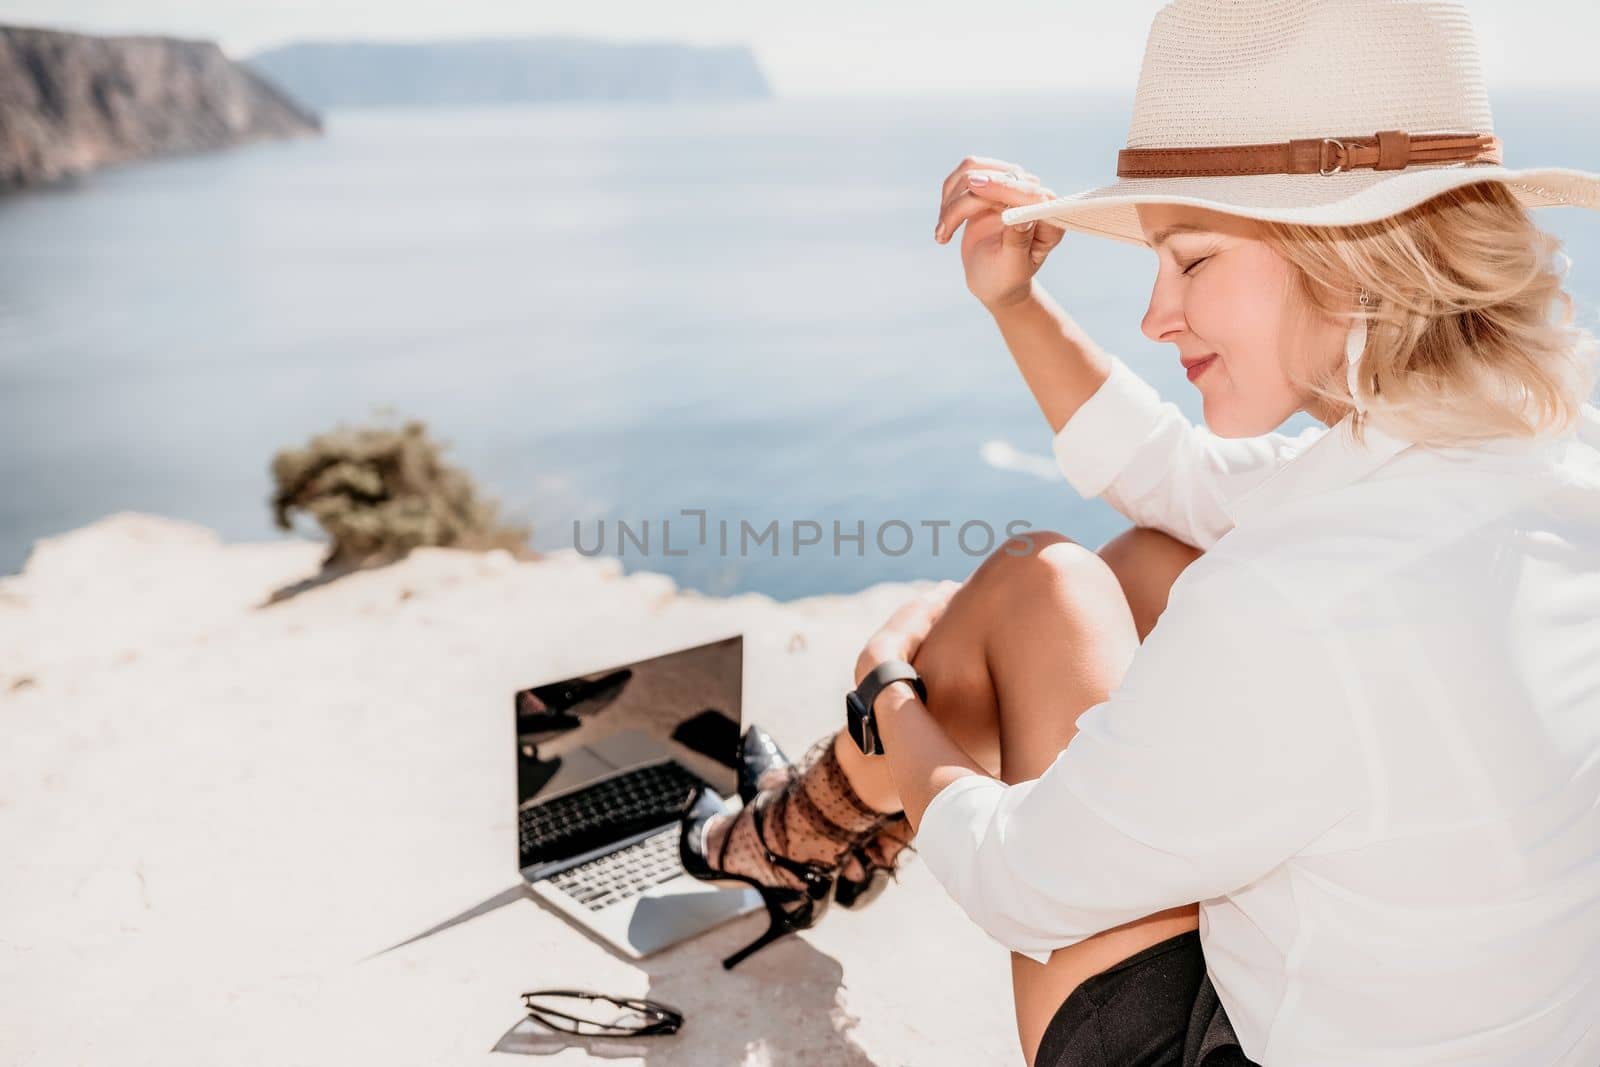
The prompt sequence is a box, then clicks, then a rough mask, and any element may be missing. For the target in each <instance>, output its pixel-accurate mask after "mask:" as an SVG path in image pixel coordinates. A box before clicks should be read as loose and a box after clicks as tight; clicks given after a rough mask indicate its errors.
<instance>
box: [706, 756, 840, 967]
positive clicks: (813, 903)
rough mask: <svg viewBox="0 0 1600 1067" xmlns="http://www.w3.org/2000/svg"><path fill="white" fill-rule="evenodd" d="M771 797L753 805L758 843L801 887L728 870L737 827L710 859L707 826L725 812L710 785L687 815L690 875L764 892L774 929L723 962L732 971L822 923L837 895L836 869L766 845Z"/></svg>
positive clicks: (771, 925)
mask: <svg viewBox="0 0 1600 1067" xmlns="http://www.w3.org/2000/svg"><path fill="white" fill-rule="evenodd" d="M767 796H771V794H766V795H763V796H758V798H757V800H756V801H755V802H754V803H753V804H751V805H750V817H751V819H752V821H753V822H754V824H755V832H756V840H757V842H759V843H760V845H761V847H762V849H763V850H764V851H765V852H766V856H767V862H768V863H769V864H771V865H772V866H774V867H781V868H782V869H784V870H786V871H788V872H789V873H791V874H793V875H794V876H795V877H797V878H799V879H800V881H801V887H793V886H787V885H780V886H772V885H766V884H764V883H762V882H759V881H757V880H756V879H754V878H751V877H749V876H748V875H743V874H738V873H736V872H733V871H729V870H727V869H725V868H724V867H723V863H724V861H725V860H726V858H727V853H728V843H729V842H730V841H731V840H732V839H733V828H732V827H729V829H728V833H727V835H726V836H725V837H724V838H723V839H722V847H721V848H720V849H719V850H718V855H717V860H716V863H715V864H713V863H712V862H711V860H710V858H709V857H707V855H706V828H707V824H709V823H710V821H711V818H712V816H714V815H718V814H721V812H722V810H723V808H722V804H721V802H720V799H719V798H718V797H717V796H716V794H714V793H712V792H711V791H710V790H709V789H708V788H707V787H706V786H704V785H701V786H698V787H697V788H696V789H695V792H694V793H693V794H691V796H690V800H689V805H688V810H687V811H686V812H685V813H684V816H683V821H682V823H681V824H680V829H679V833H678V857H679V859H680V860H681V861H682V863H683V869H684V870H685V871H687V872H688V873H689V874H690V875H691V876H692V877H695V878H698V879H700V880H701V881H703V882H710V883H713V884H716V883H723V884H730V883H731V884H742V885H749V886H753V887H755V890H756V892H758V893H760V894H761V902H762V904H764V905H765V906H766V909H767V916H768V918H769V919H770V925H768V927H767V931H766V933H764V934H762V935H761V936H760V937H758V938H756V940H755V941H753V942H751V943H750V944H748V945H746V946H745V947H744V948H742V949H740V950H739V951H738V952H735V953H734V954H733V955H731V956H729V957H728V958H727V959H725V960H723V961H722V966H723V967H724V968H725V969H727V970H732V969H733V968H734V967H736V966H738V965H739V964H740V963H741V962H743V961H744V960H745V959H747V958H749V957H750V956H751V955H753V954H754V953H755V952H757V951H758V950H760V949H762V948H765V947H766V946H767V945H770V944H772V943H773V942H774V941H776V940H778V939H779V938H781V937H783V936H784V935H785V934H792V933H794V932H795V931H797V930H805V929H807V928H809V927H811V926H814V925H816V922H817V920H818V919H820V918H822V915H823V913H824V912H825V911H826V910H827V904H828V900H829V899H830V895H831V894H832V892H833V875H834V869H833V868H829V867H825V866H823V865H822V864H819V863H804V862H801V861H798V860H792V859H790V858H789V857H787V856H780V855H778V854H777V853H776V852H773V851H772V848H771V846H769V845H768V844H767V838H766V797H767ZM741 814H742V812H741ZM735 817H736V818H737V816H735Z"/></svg>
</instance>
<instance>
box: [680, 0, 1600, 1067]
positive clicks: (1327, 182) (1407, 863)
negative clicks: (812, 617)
mask: <svg viewBox="0 0 1600 1067" xmlns="http://www.w3.org/2000/svg"><path fill="white" fill-rule="evenodd" d="M1490 130H1491V120H1490V116H1489V110H1488V104H1487V97H1486V95H1485V94H1484V92H1483V86H1482V81H1481V74H1480V71H1479V65H1478V59H1477V55H1476V52H1475V49H1474V46H1473V43H1472V35H1471V27H1470V24H1469V23H1468V22H1467V18H1466V15H1465V13H1464V11H1463V10H1462V8H1461V7H1460V5H1459V4H1455V3H1439V2H1417V0H1343V2H1339V3H1332V2H1314V0H1304V2H1299V3H1296V2H1292V0H1290V2H1286V0H1236V2H1229V3H1220V2H1218V0H1178V2H1176V3H1172V4H1169V5H1168V6H1167V7H1165V8H1164V9H1163V10H1162V11H1161V12H1160V14H1159V15H1158V16H1157V18H1156V20H1155V23H1154V25H1153V27H1152V30H1151V34H1150V39H1149V42H1148V44H1147V49H1146V53H1145V60H1144V68H1143V70H1142V72H1141V76H1140V82H1139V93H1138V97H1137V100H1136V103H1135V107H1134V118H1133V128H1132V131H1131V134H1130V137H1129V144H1130V146H1133V147H1130V148H1129V149H1127V150H1125V151H1124V152H1123V153H1122V154H1121V155H1120V156H1119V168H1118V174H1119V181H1118V182H1117V183H1115V184H1113V185H1111V186H1108V187H1104V188H1101V189H1096V190H1091V191H1089V192H1087V193H1083V194H1079V195H1077V196H1074V197H1067V198H1057V197H1055V196H1054V195H1053V194H1052V193H1050V192H1049V191H1048V190H1045V189H1043V188H1042V187H1041V186H1040V185H1039V183H1038V181H1037V179H1036V178H1035V177H1034V176H1033V175H1031V174H1029V173H1027V172H1026V171H1023V170H1021V169H1020V168H1016V167H1012V166H1010V165H1009V164H1007V163H1005V162H1003V161H1000V160H992V159H967V160H964V161H963V162H962V163H961V165H960V166H958V167H957V168H956V169H955V171H954V172H952V173H951V174H950V175H949V177H948V178H947V179H946V180H945V183H944V187H943V189H942V190H941V208H940V215H939V222H938V228H937V230H936V234H935V236H936V239H938V240H940V241H947V240H949V239H951V238H952V237H953V235H954V234H955V233H956V232H957V231H958V230H959V229H960V228H961V227H962V226H963V225H965V234H964V236H963V239H962V246H961V249H962V258H963V261H964V264H965V268H966V274H967V282H968V287H969V289H970V290H971V291H972V292H973V294H974V295H975V296H977V297H978V298H979V299H980V300H981V301H982V302H983V303H984V305H985V307H986V308H987V309H988V310H989V311H990V312H991V313H993V315H994V317H995V320H996V322H997V324H998V326H999V328H1000V331H1001V333H1002V335H1003V336H1004V338H1005V340H1006V342H1007V344H1008V346H1009V347H1010V349H1011V352H1012V354H1013V355H1014V356H1015V358H1016V360H1017V363H1018V366H1019V368H1020V369H1021V371H1022V374H1023V377H1024V378H1025V380H1026V381H1027V383H1028V385H1029V387H1030V389H1031V390H1032V391H1033V393H1034V396H1035V398H1036V399H1037V400H1038V402H1039V405H1040V407H1041V409H1042V410H1043V412H1044V414H1045V417H1046V419H1047V420H1049V422H1050V425H1051V427H1052V429H1053V431H1054V434H1055V436H1054V442H1053V443H1054V451H1055V455H1056V458H1057V460H1058V462H1059V463H1060V465H1061V467H1062V470H1063V472H1064V473H1065V475H1066V477H1067V479H1068V481H1069V482H1070V483H1071V484H1072V485H1073V486H1074V487H1075V488H1076V489H1077V490H1078V491H1079V492H1080V493H1081V494H1082V495H1084V496H1085V497H1093V496H1099V497H1102V498H1103V499H1105V500H1107V501H1108V502H1110V503H1111V504H1112V505H1113V506H1115V507H1116V508H1117V509H1119V510H1120V511H1121V512H1122V513H1124V514H1125V515H1127V517H1128V518H1129V519H1130V520H1132V522H1133V523H1134V527H1133V528H1132V529H1130V530H1129V531H1128V532H1127V533H1125V534H1123V535H1121V536H1119V537H1117V538H1114V539H1113V540H1111V541H1110V542H1109V543H1107V544H1105V545H1103V546H1101V547H1100V548H1099V549H1098V550H1095V551H1090V550H1088V549H1087V548H1085V547H1083V546H1080V545H1078V544H1077V543H1075V542H1073V541H1072V540H1071V539H1069V538H1067V537H1064V536H1061V535H1056V534H1051V535H1032V536H1031V538H1030V539H1031V541H1032V544H1031V545H1030V546H1028V548H1029V550H1028V551H1026V552H1019V551H1018V545H1017V544H1016V543H1011V544H1008V545H1007V546H1003V547H1002V549H1001V550H1000V551H997V552H996V553H995V554H994V555H993V556H992V557H990V558H989V559H987V560H986V561H985V562H984V563H983V564H982V565H981V566H980V567H978V568H977V570H976V571H975V572H974V573H973V574H972V575H971V576H970V577H969V578H968V579H967V580H966V581H965V582H964V583H961V584H960V585H959V586H957V585H956V583H945V584H943V585H941V586H940V587H939V588H938V589H937V590H936V591H935V593H934V594H932V595H930V596H929V597H926V598H924V599H922V600H919V601H915V602H913V603H911V604H908V605H906V606H905V607H903V608H902V609H901V610H900V611H898V612H897V613H896V614H895V615H894V616H893V617H892V618H891V619H890V620H889V621H888V622H887V623H886V624H885V626H884V627H883V628H882V629H880V630H879V631H878V632H877V633H876V634H874V635H873V637H872V638H871V639H870V640H869V641H868V643H867V645H866V647H865V648H864V649H863V650H862V653H861V655H860V658H859V660H858V662H857V665H856V682H857V685H858V691H857V693H856V695H855V696H854V698H853V702H852V704H851V709H852V710H851V715H852V720H851V724H850V729H849V730H848V731H847V730H841V731H840V732H839V733H838V734H836V735H834V736H832V737H829V738H825V739H823V740H822V741H821V742H819V744H818V745H817V746H815V747H814V748H813V750H812V752H811V753H810V754H808V756H807V758H806V759H805V760H803V761H802V762H801V765H800V766H799V767H790V766H788V764H787V760H785V759H784V758H783V757H782V755H781V753H779V752H777V750H776V747H775V746H774V745H772V744H771V742H770V739H767V738H765V735H763V734H761V733H760V732H759V731H755V730H752V732H751V734H750V735H749V736H747V738H746V745H745V764H746V766H745V771H746V774H745V779H744V788H743V789H742V792H743V793H744V794H745V796H746V800H747V803H746V804H745V806H744V809H743V810H742V811H740V812H739V813H738V814H737V815H733V816H726V815H723V816H717V815H713V814H711V812H712V810H713V808H712V806H711V805H709V804H707V803H703V801H705V799H706V798H704V797H700V798H697V802H696V804H695V806H694V807H693V809H692V810H691V812H690V814H689V816H688V817H687V818H686V819H685V823H684V832H683V837H682V853H683V856H684V862H685V865H686V866H688V867H689V869H690V870H691V871H692V872H693V873H696V874H697V875H699V876H701V877H704V878H708V879H718V878H721V879H730V878H731V879H733V880H736V881H744V882H747V883H750V884H754V885H757V886H759V887H761V888H762V891H763V894H764V896H765V897H766V898H767V899H768V903H769V909H770V910H771V911H772V913H773V928H772V931H771V933H770V934H769V936H768V937H767V938H764V939H763V940H762V941H760V942H757V944H756V945H755V946H752V949H751V950H753V949H754V948H757V947H760V945H761V944H765V943H767V941H770V940H771V939H772V938H773V937H776V936H779V935H781V934H783V933H786V932H788V931H789V930H792V929H798V928H802V927H804V926H807V925H810V924H811V923H813V922H815V921H816V920H817V918H818V917H819V916H820V915H821V914H822V913H823V911H824V907H825V905H826V904H827V903H828V901H829V900H830V899H832V900H835V901H836V902H838V903H841V904H847V905H856V906H859V905H860V904H861V903H862V902H863V901H864V900H866V899H870V898H871V896H872V895H874V893H875V891H876V888H877V887H878V885H879V884H881V879H882V877H883V872H884V871H886V870H888V869H889V868H891V867H892V866H893V865H894V863H895V862H896V860H897V858H898V857H897V853H898V852H899V851H900V850H901V848H902V847H903V846H904V844H905V843H906V842H907V841H908V840H909V839H910V838H911V835H912V832H913V831H914V832H915V834H916V842H917V846H916V847H917V849H918V851H919V852H920V854H921V855H922V856H923V859H924V861H925V862H926V863H927V864H928V866H929V868H930V870H931V871H932V872H933V874H934V875H935V877H937V878H938V880H939V881H940V882H941V883H942V884H943V885H944V886H945V888H946V889H947V890H948V891H949V892H950V894H951V896H952V897H953V898H954V899H955V900H956V902H957V903H958V904H960V905H961V906H962V907H963V908H964V909H965V910H966V911H967V913H968V914H969V915H970V916H971V917H972V918H973V919H974V921H976V922H977V923H979V924H980V925H981V926H982V927H983V929H985V930H986V931H987V932H988V933H990V934H991V935H992V936H993V937H994V938H995V939H996V940H998V941H999V942H1000V943H1002V944H1004V945H1005V946H1006V947H1007V948H1009V949H1011V950H1012V952H1013V955H1012V972H1013V988H1014V994H1015V1001H1016V1012H1017V1024H1018V1031H1019V1035H1020V1038H1021V1044H1022V1049H1023V1053H1024V1056H1025V1058H1026V1060H1027V1062H1029V1063H1033V1064H1037V1065H1038V1067H1047V1065H1052V1067H1053V1065H1066V1064H1074V1065H1076V1064H1132V1063H1141V1064H1143V1063H1163V1064H1165V1063H1173V1064H1176V1063H1182V1064H1185V1065H1191V1064H1202V1063H1203V1064H1207V1065H1211V1067H1215V1065H1216V1064H1222V1063H1229V1064H1241V1063H1246V1064H1247V1063H1260V1064H1279V1063H1284V1064H1297V1065H1298V1064H1330V1065H1332V1064H1338V1065H1351V1064H1361V1065H1363V1067H1370V1065H1374V1064H1386V1063H1394V1064H1408V1065H1414V1064H1423V1063H1451V1064H1482V1065H1489V1064H1497V1065H1498V1064H1534V1063H1538V1064H1555V1063H1561V1064H1569V1063H1570V1064H1585V1065H1589V1067H1592V1065H1593V1064H1596V1063H1600V1021H1597V1020H1600V625H1597V624H1596V622H1595V620H1596V619H1597V617H1600V413H1597V412H1596V411H1595V410H1594V408H1593V407H1591V406H1586V405H1585V403H1584V401H1585V399H1586V398H1587V397H1588V396H1589V394H1590V392H1591V390H1592V388H1593V386H1594V382H1595V375H1596V368H1595V346H1594V343H1593V338H1592V337H1591V336H1590V335H1589V334H1588V333H1587V331H1581V330H1578V329H1576V328H1574V327H1572V326H1571V305H1570V301H1568V300H1566V298H1565V294H1564V293H1563V292H1562V290H1561V279H1560V276H1559V274H1558V273H1557V272H1556V271H1555V270H1554V269H1552V267H1551V263H1550V261H1551V258H1552V256H1553V255H1554V254H1556V252H1557V250H1558V242H1557V241H1556V240H1555V239H1553V238H1551V237H1549V236H1548V235H1546V234H1544V233H1542V232H1541V231H1540V230H1538V229H1537V228H1535V227H1534V225H1533V224H1532V222H1531V220H1530V219H1529V217H1528V214H1527V208H1529V207H1532V206H1545V205H1550V204H1556V203H1581V204H1583V205H1584V206H1589V207H1596V206H1600V176H1596V175H1592V174H1584V173H1581V172H1577V171H1571V170H1556V169H1545V170H1539V171H1513V170H1509V169H1507V168H1505V167H1503V166H1501V165H1500V163H1499V159H1500V154H1499V152H1500V146H1499V142H1498V140H1497V139H1496V138H1494V137H1493V135H1492V133H1490V132H1489V131H1490ZM1355 131H1368V132H1366V133H1365V134H1364V135H1362V136H1360V137H1357V136H1355ZM1240 146H1250V147H1245V148H1242V149H1241V147H1240ZM1069 228H1071V229H1078V230H1081V231H1083V232H1087V233H1092V234H1097V235H1100V236H1106V237H1111V238H1113V239H1118V240H1125V241H1129V242H1132V243H1138V244H1141V245H1146V246H1148V247H1150V248H1151V249H1152V250H1154V252H1155V253H1156V255H1157V260H1158V267H1157V274H1156V279H1155V284H1154V289H1153V291H1152V294H1151V299H1150V303H1149V307H1148V309H1147V311H1146V313H1145V316H1144V319H1143V322H1142V323H1141V325H1142V328H1143V331H1144V333H1145V335H1146V336H1148V337H1149V338H1150V339H1151V340H1153V341H1158V342H1164V343H1171V344H1173V345H1174V346H1175V347H1176V348H1177V350H1178V355H1179V358H1180V359H1181V360H1182V361H1183V362H1184V364H1185V365H1186V366H1189V367H1190V370H1189V377H1190V380H1191V381H1192V382H1193V383H1194V386H1195V388H1197V389H1198V390H1199V391H1200V394H1201V397H1202V399H1203V402H1204V413H1205V423H1206V426H1205V427H1204V428H1200V427H1195V426H1192V425H1191V424H1190V423H1189V422H1188V420H1187V419H1186V418H1185V417H1184V416H1183V415H1182V414H1181V413H1180V412H1179V410H1178V409H1177V406H1176V405H1174V404H1170V403H1163V402H1162V401H1161V400H1160V398H1159V397H1158V396H1157V395H1156V393H1155V391H1154V390H1153V389H1151V388H1150V386H1148V385H1146V384H1145V383H1144V382H1142V381H1141V380H1139V379H1138V378H1137V377H1136V376H1135V375H1134V374H1133V373H1132V371H1130V370H1129V369H1128V367H1127V366H1126V365H1125V364H1124V363H1123V362H1122V361H1121V360H1119V359H1117V358H1116V357H1114V356H1111V355H1108V354H1107V353H1105V352H1103V351H1101V350H1100V349H1099V348H1097V347H1096V346H1095V345H1094V343H1093V342H1092V341H1091V340H1090V339H1089V338H1087V337H1086V336H1084V334H1083V333H1082V331H1081V330H1080V329H1079V328H1078V327H1077V325H1076V324H1075V323H1074V322H1073V321H1072V320H1071V319H1070V318H1069V317H1068V316H1067V315H1066V313H1065V312H1063V311H1062V310H1061V309H1060V308H1059V307H1058V306H1057V305H1056V304H1055V303H1054V302H1053V301H1052V300H1051V299H1050V298H1049V296H1048V295H1047V294H1045V293H1044V291H1043V290H1042V288H1041V287H1040V286H1039V285H1038V283H1037V282H1036V281H1035V279H1034V274H1035V272H1036V271H1037V270H1038V268H1039V265H1040V264H1041V263H1042V262H1043V260H1044V258H1045V256H1046V255H1047V254H1048V253H1049V251H1050V250H1051V249H1053V248H1054V247H1055V246H1056V244H1057V243H1058V242H1059V241H1060V240H1061V238H1062V237H1063V235H1064V233H1065V230H1066V229H1069ZM1563 304H1564V305H1565V307H1564V308H1563ZM1563 310H1564V311H1565V316H1564V318H1563V317H1562V316H1561V315H1560V313H1561V312H1562V311H1563ZM1300 410H1304V411H1307V412H1309V413H1310V414H1311V415H1313V416H1314V417H1315V418H1316V419H1317V420H1318V421H1320V422H1321V423H1323V424H1324V425H1325V427H1327V428H1324V427H1313V428H1311V429H1309V430H1307V431H1306V432H1304V433H1302V434H1299V435H1298V436H1293V437H1291V436H1286V435H1282V434H1278V433H1275V432H1272V431H1273V429H1274V427H1276V426H1278V425H1279V424H1280V423H1282V421H1283V420H1284V419H1285V418H1287V417H1288V416H1290V415H1291V414H1293V413H1294V412H1296V411H1300ZM908 664H909V666H907V665H908ZM897 682H900V683H908V684H896V683H897ZM868 709H870V713H869V712H868ZM875 736H876V738H877V739H878V741H879V743H878V744H874V743H873V739H874V737H875ZM880 749H881V754H876V753H878V751H879V750H880ZM875 879H876V880H877V881H875ZM1202 950H1203V951H1202ZM742 956H743V954H740V956H738V957H734V958H732V959H730V961H729V962H730V964H731V963H733V962H737V959H738V958H742Z"/></svg>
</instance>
